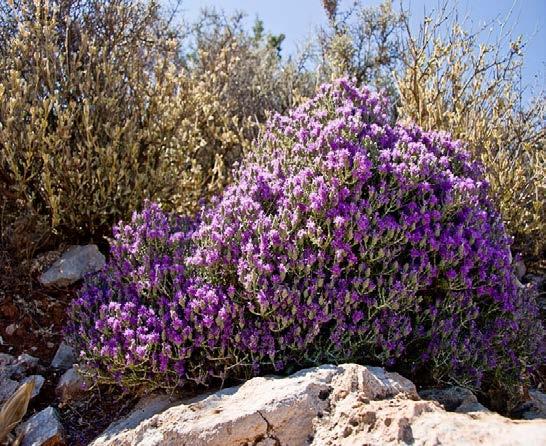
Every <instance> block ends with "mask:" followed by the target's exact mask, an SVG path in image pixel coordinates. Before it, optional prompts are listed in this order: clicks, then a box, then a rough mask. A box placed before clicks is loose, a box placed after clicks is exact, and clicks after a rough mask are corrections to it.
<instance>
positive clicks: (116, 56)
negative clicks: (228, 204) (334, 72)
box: [0, 0, 310, 247]
mask: <svg viewBox="0 0 546 446" xmlns="http://www.w3.org/2000/svg"><path fill="white" fill-rule="evenodd" d="M241 20H242V19H241V17H239V16H237V17H234V18H231V19H230V18H225V17H224V16H222V15H221V14H219V13H212V12H208V13H204V15H203V16H202V17H201V18H200V19H199V27H198V29H199V32H197V31H196V30H192V29H191V28H189V29H190V31H191V32H190V37H191V39H190V37H188V36H184V35H183V33H182V32H181V31H180V30H178V29H176V28H174V27H173V26H172V25H171V23H169V22H168V21H167V20H166V19H165V18H164V16H163V13H162V10H161V9H160V8H159V6H158V4H157V3H156V2H153V1H150V2H148V1H145V2H134V1H131V0H114V1H109V0H108V1H106V0H69V1H64V0H63V1H60V0H59V1H58V0H51V1H48V2H34V1H32V0H23V1H20V2H6V1H5V0H0V36H2V41H1V42H0V53H1V55H2V57H0V194H1V196H2V198H3V199H4V201H5V203H6V207H7V210H8V211H9V214H10V216H11V217H13V218H12V219H7V220H6V222H7V223H12V222H13V220H15V222H14V224H13V228H15V229H14V230H13V231H11V232H17V228H19V230H18V232H20V233H29V232H32V231H35V232H36V233H37V235H38V238H42V236H43V235H46V234H52V233H57V234H59V235H60V236H61V238H63V239H64V240H65V239H66V238H72V239H77V238H81V239H89V238H92V237H93V238H95V239H98V238H99V237H100V236H102V235H105V234H108V233H109V231H110V229H111V226H112V224H114V223H115V222H117V221H118V220H119V219H120V218H127V217H128V216H130V214H131V212H132V211H133V210H134V209H138V208H139V207H140V206H141V205H142V202H143V201H144V199H153V200H155V201H159V202H161V203H163V205H164V206H166V207H167V208H170V209H176V210H177V211H178V212H180V213H182V214H192V213H194V212H195V211H196V210H197V209H198V207H199V202H200V200H201V199H207V198H208V197H209V196H211V195H214V194H216V193H218V192H219V191H220V190H221V189H222V188H223V187H224V186H225V185H226V184H227V183H228V182H229V179H230V168H231V166H232V165H233V163H234V162H236V161H239V160H240V159H241V156H242V153H243V152H244V151H245V150H246V149H247V148H248V147H249V146H250V143H251V141H252V139H253V138H254V137H255V136H256V135H257V133H258V127H259V123H260V122H263V121H264V120H265V119H266V115H267V112H268V110H274V111H283V110H285V109H286V108H287V107H289V106H291V105H292V104H293V102H294V101H296V100H298V93H297V92H298V91H301V92H305V91H306V89H308V85H310V84H309V83H308V82H307V81H306V77H305V76H303V75H302V74H301V72H300V71H299V69H298V68H297V67H296V66H295V65H294V64H293V63H291V62H287V61H284V60H283V59H281V58H280V57H279V48H278V45H280V41H281V39H279V37H278V36H271V35H268V34H266V33H264V32H263V29H261V30H260V29H259V28H257V29H256V31H257V33H256V32H255V33H254V34H251V33H249V32H247V31H246V30H245V29H244V28H243V25H242V21H241ZM196 29H197V28H196ZM188 40H192V42H191V44H190V43H188ZM302 94H305V93H302ZM29 222H32V224H31V223H29ZM3 223H5V222H3ZM33 224H34V226H35V227H34V228H33V227H32V225H33ZM31 243H32V240H31V239H29V238H28V237H27V238H26V239H25V240H24V244H27V245H28V244H31ZM25 247H26V246H25Z"/></svg>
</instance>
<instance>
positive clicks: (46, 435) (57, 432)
mask: <svg viewBox="0 0 546 446" xmlns="http://www.w3.org/2000/svg"><path fill="white" fill-rule="evenodd" d="M17 433H18V435H21V436H22V442H21V446H42V445H43V446H46V445H47V446H60V445H64V444H66V440H65V433H64V429H63V426H62V424H61V422H60V421H59V416H58V415H57V411H56V410H55V409H54V408H53V407H51V406H49V407H46V408H45V409H44V410H42V411H41V412H38V413H37V414H36V415H33V416H32V417H30V418H29V419H28V420H27V421H26V422H25V423H23V424H22V425H21V427H20V428H19V429H18V430H17Z"/></svg>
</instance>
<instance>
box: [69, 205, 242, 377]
mask: <svg viewBox="0 0 546 446" xmlns="http://www.w3.org/2000/svg"><path fill="white" fill-rule="evenodd" d="M193 226H194V223H192V222H190V221H187V220H186V219H183V218H180V217H178V216H175V215H170V214H166V213H164V212H163V211H162V210H161V209H160V208H159V206H158V205H157V204H147V205H146V206H145V209H144V210H143V211H142V212H141V213H135V214H134V215H133V218H132V221H131V224H127V225H124V224H120V225H119V226H117V227H115V228H114V239H113V242H112V248H111V253H110V254H111V258H110V261H109V262H108V265H107V267H106V269H105V270H103V271H101V272H100V273H98V274H96V275H94V276H91V277H89V278H88V279H87V280H86V282H85V284H84V286H83V289H82V290H81V292H80V296H79V297H78V298H77V299H76V300H75V301H74V302H73V303H72V305H71V307H70V322H69V325H68V328H67V331H68V334H69V335H70V336H71V338H72V340H73V342H74V343H75V344H77V346H78V347H79V348H80V350H81V356H82V358H83V359H85V360H86V361H87V362H88V365H89V366H91V367H92V369H93V371H95V372H96V374H97V375H98V376H99V377H100V378H101V380H102V381H106V382H117V383H122V384H123V385H124V386H126V387H132V386H135V387H142V386H148V387H156V386H162V387H174V386H177V385H180V384H182V383H183V382H185V381H187V380H188V379H192V380H194V381H196V382H198V383H205V382H206V381H207V380H208V379H209V378H210V377H211V376H217V377H220V378H221V377H222V376H223V375H222V374H223V371H224V365H225V364H224V362H225V361H222V360H221V359H219V360H218V361H216V362H212V363H209V364H208V367H207V368H206V369H203V365H204V364H205V363H206V362H207V357H209V356H215V357H218V358H222V357H224V356H226V357H227V356H228V354H227V353H228V351H227V349H228V347H229V340H230V338H231V336H232V332H233V314H234V312H233V306H234V305H233V303H232V302H231V300H230V298H229V296H227V295H225V294H224V293H223V292H222V291H221V290H220V289H219V288H217V287H214V286H212V285H210V284H207V283H203V281H201V280H199V278H193V279H190V278H188V277H187V274H186V267H185V265H184V262H185V258H186V256H187V255H188V242H189V241H190V239H191V234H192V232H193ZM229 365H232V364H231V363H230V364H229Z"/></svg>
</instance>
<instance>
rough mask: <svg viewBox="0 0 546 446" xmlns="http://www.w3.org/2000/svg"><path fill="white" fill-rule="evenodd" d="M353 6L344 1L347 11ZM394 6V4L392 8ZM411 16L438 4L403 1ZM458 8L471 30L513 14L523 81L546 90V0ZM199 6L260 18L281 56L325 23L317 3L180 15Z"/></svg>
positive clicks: (232, 5) (465, 3) (254, 3)
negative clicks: (520, 40) (522, 41)
mask: <svg viewBox="0 0 546 446" xmlns="http://www.w3.org/2000/svg"><path fill="white" fill-rule="evenodd" d="M364 2H365V4H369V5H377V4H379V3H380V1H379V0H368V1H366V0H364ZM351 3H352V2H351V0H342V5H350V4H351ZM394 3H395V4H397V2H396V1H395V2H394ZM404 4H405V5H406V8H408V7H409V9H410V11H411V14H412V23H413V25H414V28H415V29H416V30H417V29H418V24H419V22H420V20H421V19H422V17H423V15H424V11H425V10H426V11H431V10H432V9H433V8H435V7H436V6H437V4H438V3H437V1H436V0H428V1H427V0H404ZM457 5H458V6H457V7H458V9H459V12H460V13H461V14H462V15H468V16H469V18H470V20H471V21H472V23H473V24H474V25H475V26H479V25H480V24H483V23H486V22H490V21H491V20H494V19H496V18H504V17H505V16H506V15H507V14H508V13H509V12H510V10H512V20H511V22H512V23H513V24H514V30H515V32H516V34H522V35H523V36H524V37H525V38H526V39H528V43H527V46H526V48H525V52H526V58H525V68H524V70H523V73H522V74H523V81H524V83H526V84H531V85H533V86H534V87H535V89H539V90H540V89H544V88H545V86H546V0H515V1H514V0H474V1H472V0H459V1H458V2H457ZM203 6H214V7H216V8H218V9H222V10H224V11H225V12H228V13H230V12H234V11H244V12H246V13H247V14H248V22H249V25H251V24H252V22H253V20H254V18H255V17H256V16H259V17H260V18H261V19H262V20H263V21H264V25H265V28H266V30H269V31H271V32H273V33H276V34H278V33H284V34H285V35H286V40H285V43H284V44H283V51H284V52H285V53H288V54H290V53H293V52H294V51H295V49H296V48H297V44H298V42H302V41H304V40H305V38H306V37H308V36H310V35H312V34H313V32H314V31H315V30H316V29H317V26H318V25H320V24H324V23H326V16H325V14H324V12H323V10H322V6H321V0H272V1H271V0H269V1H268V0H183V3H182V6H181V8H182V10H183V12H184V15H185V16H186V17H187V18H188V19H190V20H191V19H192V18H195V17H196V16H197V14H198V12H199V10H200V8H202V7H203Z"/></svg>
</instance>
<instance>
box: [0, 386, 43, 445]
mask: <svg viewBox="0 0 546 446" xmlns="http://www.w3.org/2000/svg"><path fill="white" fill-rule="evenodd" d="M34 385H35V382H34V380H32V381H29V382H26V383H24V384H22V385H21V386H20V387H19V388H18V389H17V390H16V391H15V393H14V394H13V395H12V396H10V397H9V399H8V400H7V401H6V402H5V403H4V404H3V405H2V407H1V408H0V443H1V442H3V441H4V440H6V438H7V439H10V432H11V431H12V430H13V429H15V427H16V426H17V425H18V424H19V423H20V422H21V420H22V419H23V417H24V416H25V414H26V413H27V409H28V403H29V402H30V398H31V397H32V391H33V390H34Z"/></svg>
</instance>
